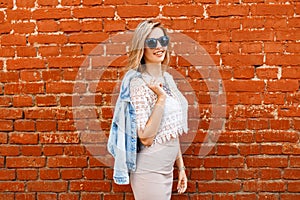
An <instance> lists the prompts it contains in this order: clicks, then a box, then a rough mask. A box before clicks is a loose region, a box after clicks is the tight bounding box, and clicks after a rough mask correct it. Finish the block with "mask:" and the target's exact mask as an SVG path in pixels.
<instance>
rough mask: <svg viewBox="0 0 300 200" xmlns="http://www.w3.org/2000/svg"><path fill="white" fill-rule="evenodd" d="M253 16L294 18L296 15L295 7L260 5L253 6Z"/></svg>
mask: <svg viewBox="0 0 300 200" xmlns="http://www.w3.org/2000/svg"><path fill="white" fill-rule="evenodd" d="M251 14H252V15H261V16H267V15H271V16H276V15H279V16H283V15H287V16H292V15H293V14H294V6H292V5H264V4H258V5H253V6H251Z"/></svg>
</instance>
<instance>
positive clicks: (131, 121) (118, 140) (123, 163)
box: [107, 69, 188, 184]
mask: <svg viewBox="0 0 300 200" xmlns="http://www.w3.org/2000/svg"><path fill="white" fill-rule="evenodd" d="M137 76H141V73H140V72H137V71H136V70H133V69H131V70H129V71H128V72H127V73H126V75H125V77H124V78H123V80H122V84H121V89H120V94H119V97H118V99H117V102H116V106H115V110H114V116H113V120H112V125H111V129H110V134H109V138H108V143H107V149H108V151H109V153H111V154H112V156H113V157H114V159H115V160H114V173H113V179H114V182H115V183H117V184H129V174H130V172H131V171H135V170H136V156H137V142H138V140H137V138H138V137H137V130H136V115H135V110H134V107H133V105H132V103H131V100H130V81H131V80H132V78H134V77H137ZM165 77H166V82H167V84H168V85H169V87H170V89H171V90H172V91H174V92H175V94H176V95H177V96H178V98H179V99H180V103H181V106H182V109H183V115H184V116H183V119H184V120H183V130H184V132H186V133H187V109H188V104H187V101H186V99H185V97H184V96H183V95H182V94H181V93H180V91H179V90H178V88H177V86H176V84H175V82H174V80H173V78H172V76H171V75H170V74H169V73H167V72H165Z"/></svg>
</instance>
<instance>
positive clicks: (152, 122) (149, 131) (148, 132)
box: [138, 83, 166, 146]
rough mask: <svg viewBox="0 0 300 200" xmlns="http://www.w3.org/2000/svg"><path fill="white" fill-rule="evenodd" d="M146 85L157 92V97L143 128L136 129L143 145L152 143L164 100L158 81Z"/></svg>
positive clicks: (163, 92) (164, 94)
mask: <svg viewBox="0 0 300 200" xmlns="http://www.w3.org/2000/svg"><path fill="white" fill-rule="evenodd" d="M148 86H149V87H150V89H151V90H153V92H155V93H156V94H157V97H158V98H157V101H156V103H155V106H154V108H153V110H152V113H151V115H150V117H149V119H148V121H147V123H146V126H145V128H144V130H138V136H139V138H140V140H141V143H142V144H143V145H145V146H150V145H152V143H153V139H154V138H155V136H156V134H157V132H158V130H159V127H160V123H161V119H162V116H163V113H164V107H165V101H166V93H165V91H164V90H163V89H162V87H161V86H160V85H159V84H158V83H155V84H152V85H148Z"/></svg>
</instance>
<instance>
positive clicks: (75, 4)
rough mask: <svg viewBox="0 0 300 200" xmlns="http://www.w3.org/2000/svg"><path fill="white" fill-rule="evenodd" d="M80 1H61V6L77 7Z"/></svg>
mask: <svg viewBox="0 0 300 200" xmlns="http://www.w3.org/2000/svg"><path fill="white" fill-rule="evenodd" d="M80 1H81V0H62V1H61V5H62V6H79V5H80V3H81V2H80Z"/></svg>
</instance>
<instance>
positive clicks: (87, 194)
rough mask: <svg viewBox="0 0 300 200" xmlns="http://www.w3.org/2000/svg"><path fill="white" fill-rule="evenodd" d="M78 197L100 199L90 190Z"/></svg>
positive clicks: (86, 199)
mask: <svg viewBox="0 0 300 200" xmlns="http://www.w3.org/2000/svg"><path fill="white" fill-rule="evenodd" d="M105 2H106V1H105ZM80 197H81V199H82V200H89V199H101V194H97V193H95V194H91V193H90V192H89V193H81V194H80Z"/></svg>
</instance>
